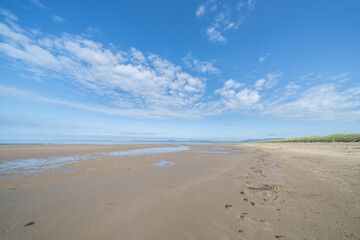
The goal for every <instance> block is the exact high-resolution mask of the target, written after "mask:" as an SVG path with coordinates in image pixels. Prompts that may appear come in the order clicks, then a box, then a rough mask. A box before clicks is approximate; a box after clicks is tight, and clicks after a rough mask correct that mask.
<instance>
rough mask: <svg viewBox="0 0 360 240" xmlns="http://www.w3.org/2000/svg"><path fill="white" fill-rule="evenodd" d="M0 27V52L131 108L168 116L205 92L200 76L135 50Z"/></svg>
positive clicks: (38, 71)
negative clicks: (119, 49) (127, 104)
mask: <svg viewBox="0 0 360 240" xmlns="http://www.w3.org/2000/svg"><path fill="white" fill-rule="evenodd" d="M0 30H1V31H0V37H1V39H2V41H0V52H1V53H2V54H4V55H6V56H8V57H10V58H12V59H14V60H16V61H18V62H19V63H20V62H21V63H22V64H21V68H24V67H25V68H27V70H28V71H31V72H33V73H34V74H36V75H37V76H38V77H46V78H49V77H51V78H58V79H68V80H70V81H72V83H73V84H75V85H79V86H82V87H83V88H85V89H88V90H91V91H93V92H95V93H96V94H99V95H102V96H105V97H107V98H109V99H110V100H111V101H113V103H118V102H122V103H123V102H131V103H132V104H133V106H129V107H131V108H136V109H148V110H149V111H150V110H153V111H154V112H157V114H158V115H161V114H164V115H172V114H171V113H170V112H171V111H170V110H169V109H171V110H173V111H174V112H176V111H177V110H185V109H188V108H189V109H192V108H193V106H194V104H195V103H196V102H197V101H199V100H200V99H201V97H202V96H203V93H204V91H205V83H204V80H203V79H202V78H199V77H195V76H192V75H190V74H189V73H186V72H184V71H182V69H181V67H180V66H176V65H174V64H173V63H171V62H169V61H168V60H166V59H162V58H160V57H159V56H157V55H154V54H148V55H144V54H143V53H142V52H141V51H139V50H137V49H135V48H131V49H130V51H128V52H125V53H124V52H121V51H116V50H110V49H108V48H106V47H104V46H103V45H102V44H100V43H97V42H94V41H92V40H89V39H86V38H83V37H81V36H77V35H69V34H64V35H63V36H61V37H55V36H49V35H46V36H44V37H35V36H33V35H31V33H30V32H28V31H26V30H24V29H21V28H20V27H19V26H17V28H13V27H11V26H9V25H6V24H2V23H0ZM205 70H207V71H210V70H209V69H204V71H205ZM212 70H214V69H212Z"/></svg>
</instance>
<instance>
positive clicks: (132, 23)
mask: <svg viewBox="0 0 360 240" xmlns="http://www.w3.org/2000/svg"><path fill="white" fill-rule="evenodd" d="M114 2H115V1H45V0H4V1H2V2H1V4H0V15H1V16H0V110H1V113H0V131H1V135H0V140H1V141H7V140H11V139H40V140H42V141H50V140H52V139H94V140H97V139H114V140H124V141H127V140H134V139H136V140H166V139H178V140H188V139H207V140H225V141H226V140H235V141H236V140H243V139H248V138H277V137H299V136H307V135H327V134H332V133H354V132H360V124H359V123H360V122H359V120H360V81H359V79H360V44H359V43H360V31H359V29H360V15H359V14H358V13H359V12H360V2H359V1H355V0H348V1H340V0H338V1H321V0H319V1H307V0H302V1H288V0H277V1H265V0H237V1H219V0H210V1H181V3H180V2H178V3H176V2H174V1H160V0H158V1H139V0H135V1H117V2H115V3H114Z"/></svg>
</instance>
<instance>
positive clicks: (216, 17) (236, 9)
mask: <svg viewBox="0 0 360 240" xmlns="http://www.w3.org/2000/svg"><path fill="white" fill-rule="evenodd" d="M254 8H255V1H254V0H248V1H240V2H238V3H236V4H235V5H234V6H231V5H229V3H227V2H221V1H217V0H208V1H206V2H205V3H203V4H201V5H199V7H198V8H197V10H196V12H195V15H196V16H197V17H199V18H200V17H201V18H203V19H204V20H206V21H207V27H206V31H205V33H206V35H207V37H208V39H209V41H211V42H216V43H226V41H227V39H226V37H225V32H227V31H229V30H237V29H238V28H239V26H240V25H242V24H243V23H244V22H245V20H246V18H247V17H248V16H249V14H250V12H251V11H252V10H253V9H254Z"/></svg>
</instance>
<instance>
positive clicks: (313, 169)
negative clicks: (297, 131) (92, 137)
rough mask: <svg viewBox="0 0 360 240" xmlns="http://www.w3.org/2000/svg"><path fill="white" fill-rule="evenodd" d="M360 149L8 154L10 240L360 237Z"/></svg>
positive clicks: (251, 146)
mask: <svg viewBox="0 0 360 240" xmlns="http://www.w3.org/2000/svg"><path fill="white" fill-rule="evenodd" d="M359 156H360V144H359V143H306V144H302V143H246V144H234V143H231V144H230V143H229V144H225V143H224V144H181V145H173V144H146V145H141V144H138V145H2V146H0V173H1V174H0V181H1V184H0V203H1V204H0V238H1V239H164V240H165V239H360V230H359V229H360V227H359V226H360V204H359V202H360V157H359Z"/></svg>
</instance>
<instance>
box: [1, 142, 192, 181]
mask: <svg viewBox="0 0 360 240" xmlns="http://www.w3.org/2000/svg"><path fill="white" fill-rule="evenodd" d="M188 149H190V147H188V146H181V145H177V146H175V147H163V148H143V149H133V150H127V151H115V152H99V153H93V154H87V155H81V156H79V155H73V156H65V157H51V158H29V159H19V160H13V161H10V162H5V163H2V164H0V177H4V176H6V175H10V174H34V173H39V172H46V171H49V170H52V169H57V168H60V167H62V166H64V165H66V164H70V163H74V162H77V161H79V160H85V161H86V160H90V159H99V160H102V159H106V158H111V157H117V156H129V155H130V156H135V155H145V154H159V153H169V152H179V151H185V150H188ZM90 170H94V169H90ZM75 171H76V170H75Z"/></svg>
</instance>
